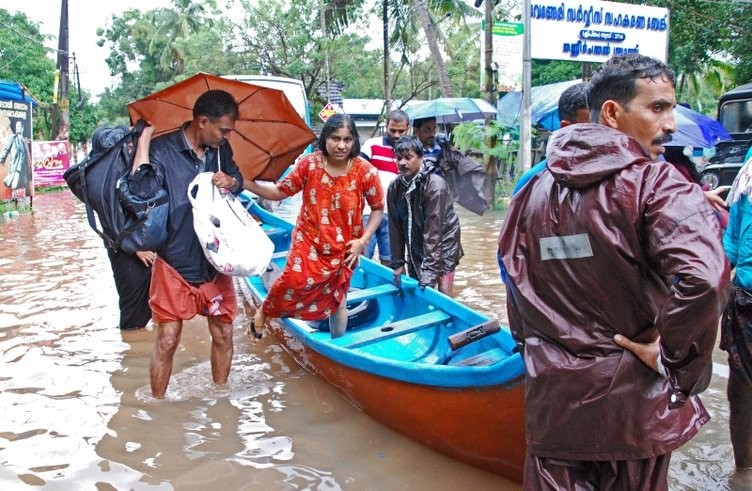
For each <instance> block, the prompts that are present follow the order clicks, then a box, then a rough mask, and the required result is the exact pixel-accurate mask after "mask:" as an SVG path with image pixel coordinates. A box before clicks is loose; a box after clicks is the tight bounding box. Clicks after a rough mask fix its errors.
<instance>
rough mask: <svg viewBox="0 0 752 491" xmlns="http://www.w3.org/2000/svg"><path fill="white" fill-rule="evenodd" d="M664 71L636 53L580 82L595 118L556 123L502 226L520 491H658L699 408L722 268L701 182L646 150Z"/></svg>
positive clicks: (663, 125) (667, 89) (667, 122)
mask: <svg viewBox="0 0 752 491" xmlns="http://www.w3.org/2000/svg"><path fill="white" fill-rule="evenodd" d="M675 105H676V98H675V93H674V77H673V73H672V72H671V70H669V69H668V68H667V67H666V66H665V65H664V64H663V63H661V62H659V61H657V60H654V59H652V58H648V57H646V56H642V55H625V56H616V57H613V58H611V59H610V60H608V61H607V62H606V63H605V64H604V65H603V67H602V68H601V69H600V70H599V71H598V73H597V74H595V75H594V76H593V78H592V80H591V87H590V89H589V92H588V106H589V108H590V120H591V123H583V124H575V125H571V126H568V127H567V128H563V129H561V130H560V131H558V132H556V133H555V134H554V136H553V138H552V141H551V142H550V143H549V149H548V154H547V159H548V166H547V170H546V171H544V172H542V173H540V174H538V175H536V176H535V177H534V178H533V179H532V180H531V181H530V183H529V184H528V185H527V186H525V187H524V188H523V189H522V190H521V191H520V192H519V193H518V194H517V195H515V197H514V199H513V200H512V202H511V205H510V208H509V212H508V214H507V217H506V221H505V223H504V225H503V227H502V230H501V236H500V239H499V248H500V253H501V264H502V268H503V269H504V270H505V271H504V272H505V274H506V275H507V308H508V313H509V322H510V327H511V329H512V332H513V334H514V336H515V338H516V340H517V342H518V343H519V345H520V347H521V348H522V349H523V351H524V360H525V368H526V378H525V384H526V387H525V390H526V393H525V403H526V437H527V445H528V457H527V460H526V464H525V477H524V485H523V486H524V489H526V490H543V489H547V490H548V489H593V490H595V489H630V490H650V491H655V490H665V489H667V488H668V483H667V472H668V466H669V460H670V457H671V452H672V451H673V450H674V449H676V448H678V447H679V446H681V445H682V444H684V443H685V442H687V441H688V440H689V439H690V438H692V436H694V435H695V433H697V431H698V429H699V428H700V427H701V426H702V425H703V424H704V423H706V422H707V421H708V420H709V419H710V417H709V416H708V413H707V412H706V411H705V408H704V407H703V406H702V403H701V402H700V399H699V398H698V397H697V394H698V393H700V392H702V391H703V390H705V388H706V387H707V385H708V383H709V381H710V375H711V367H712V360H711V354H712V351H713V347H714V343H715V339H716V331H717V329H718V319H719V316H720V313H721V312H722V309H723V305H724V302H725V300H726V295H727V287H728V277H729V270H728V263H727V261H726V259H725V257H724V252H723V247H722V244H721V231H720V227H719V223H718V220H717V218H716V216H715V214H714V212H713V209H712V208H711V207H710V205H709V204H708V202H707V200H706V199H705V197H704V195H703V193H702V191H701V189H700V187H699V186H697V185H695V184H691V183H689V182H687V180H686V179H684V178H683V177H682V176H681V175H680V174H679V173H678V172H677V171H676V170H675V169H674V167H673V166H671V165H670V164H668V163H665V162H659V161H656V159H657V157H658V156H659V155H660V154H662V153H663V151H664V148H663V144H665V143H667V142H668V141H669V140H670V135H671V133H673V132H675V131H676V123H675V121H674V116H673V107H674V106H675Z"/></svg>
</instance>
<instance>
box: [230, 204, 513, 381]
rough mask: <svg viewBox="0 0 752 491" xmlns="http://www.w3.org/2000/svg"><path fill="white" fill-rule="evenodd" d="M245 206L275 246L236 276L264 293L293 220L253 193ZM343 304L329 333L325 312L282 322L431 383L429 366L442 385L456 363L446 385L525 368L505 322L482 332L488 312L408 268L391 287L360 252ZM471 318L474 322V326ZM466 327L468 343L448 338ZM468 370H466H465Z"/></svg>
mask: <svg viewBox="0 0 752 491" xmlns="http://www.w3.org/2000/svg"><path fill="white" fill-rule="evenodd" d="M244 194H245V193H244ZM241 199H243V195H241ZM246 199H248V198H247V197H246ZM246 206H247V209H248V210H249V212H250V213H251V215H254V216H256V217H257V218H258V219H259V220H260V222H261V224H262V229H263V230H264V231H265V232H266V233H267V235H268V237H269V238H270V239H271V240H272V242H273V243H274V247H275V253H274V255H273V257H272V262H271V263H270V265H269V267H268V268H267V272H266V273H265V274H263V275H261V276H254V277H247V278H243V279H242V282H244V286H245V287H246V288H247V289H249V290H250V291H251V293H252V294H253V295H254V296H255V297H256V298H258V299H264V298H266V295H267V292H268V289H269V287H270V286H271V284H272V283H273V281H274V280H275V279H276V277H277V276H278V275H279V274H280V273H281V271H282V269H284V267H285V263H286V261H287V252H288V249H289V247H290V243H291V236H292V233H293V226H292V224H290V223H289V222H287V221H286V220H283V219H281V218H279V217H277V216H275V215H273V214H271V213H269V212H268V211H266V210H263V209H262V208H261V207H259V206H258V205H257V204H255V203H254V202H253V201H252V200H249V201H248V202H247V203H246ZM347 305H348V312H349V317H348V327H347V331H346V333H345V334H344V335H343V336H341V337H339V338H336V339H332V338H331V335H330V333H329V330H328V321H327V320H324V321H321V322H304V321H301V320H295V319H284V320H285V326H286V327H287V328H289V329H288V330H289V331H291V333H292V334H293V335H294V336H296V337H299V338H301V341H302V342H304V343H305V344H306V345H308V346H309V347H311V348H313V349H315V350H316V351H319V352H321V353H323V354H324V355H325V356H329V357H331V358H334V359H336V360H337V361H339V362H341V363H345V364H347V365H350V366H355V367H357V368H361V369H364V370H369V371H373V370H380V371H385V372H387V373H385V375H387V376H393V377H394V378H400V379H404V380H409V381H411V382H421V383H433V382H432V377H434V376H435V374H434V375H432V374H431V370H432V369H441V370H442V372H443V375H442V377H441V378H442V379H444V380H442V381H441V382H440V383H441V385H447V381H446V378H447V377H446V372H447V370H450V371H452V372H454V371H456V372H457V373H456V374H455V378H456V381H454V382H451V383H450V384H449V385H455V384H456V386H458V387H459V386H463V384H468V383H470V382H472V384H473V385H484V384H489V385H490V384H492V383H493V384H497V383H499V382H500V381H506V382H509V381H511V380H514V379H519V378H520V377H521V375H522V373H523V366H522V360H521V357H520V356H519V353H517V348H516V345H515V343H514V341H513V339H512V337H511V334H510V333H509V331H508V330H507V329H506V328H501V329H498V330H497V332H493V333H491V334H488V335H486V331H484V330H483V329H482V328H481V327H480V326H481V325H484V324H487V323H488V322H489V318H488V317H487V316H485V315H483V314H481V313H479V312H477V311H475V310H472V309H470V308H468V307H467V306H465V305H463V304H461V303H459V302H457V301H455V300H453V299H451V298H449V297H447V296H445V295H443V294H442V293H439V292H438V291H437V290H434V289H432V288H426V289H425V290H421V289H420V288H419V285H418V282H417V281H415V280H414V279H412V278H409V277H406V276H403V277H402V281H401V286H400V287H397V286H396V285H395V284H394V283H393V274H392V270H391V269H389V268H387V267H385V266H383V265H381V264H379V263H377V262H375V261H371V260H369V259H366V258H364V257H363V258H361V259H360V260H359V265H358V267H357V268H356V269H355V271H354V273H353V277H352V280H351V284H350V290H349V292H348V295H347ZM476 326H479V327H477V328H476V329H475V330H473V328H474V327H476ZM468 331H469V332H468ZM460 333H462V334H460ZM465 333H467V334H466V335H467V337H468V339H467V340H465V341H466V342H467V344H465V345H464V346H461V347H456V346H455V349H453V345H455V344H456V343H452V342H450V336H454V337H455V338H457V337H458V336H459V338H460V339H462V336H463V335H465ZM478 333H480V334H479V335H478ZM470 369H472V374H473V375H472V379H473V380H472V381H470V380H464V379H463V377H464V376H465V375H463V372H465V371H468V370H470ZM411 372H413V373H411ZM466 376H467V377H470V375H469V373H468V374H467V375H466ZM436 384H439V382H438V381H436Z"/></svg>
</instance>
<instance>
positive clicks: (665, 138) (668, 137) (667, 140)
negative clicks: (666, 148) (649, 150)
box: [653, 133, 674, 145]
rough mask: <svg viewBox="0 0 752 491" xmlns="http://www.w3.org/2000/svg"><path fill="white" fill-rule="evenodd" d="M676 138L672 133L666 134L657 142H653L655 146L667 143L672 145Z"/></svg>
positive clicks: (656, 140) (657, 139)
mask: <svg viewBox="0 0 752 491" xmlns="http://www.w3.org/2000/svg"><path fill="white" fill-rule="evenodd" d="M673 139H674V137H673V136H671V133H664V134H663V136H659V137H658V138H656V139H655V140H653V144H654V145H665V144H666V143H670V142H671V140H673Z"/></svg>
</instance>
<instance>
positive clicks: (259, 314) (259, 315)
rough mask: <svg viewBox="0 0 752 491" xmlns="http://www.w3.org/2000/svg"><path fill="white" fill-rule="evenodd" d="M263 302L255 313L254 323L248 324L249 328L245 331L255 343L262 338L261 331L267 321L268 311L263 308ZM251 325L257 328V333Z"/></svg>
mask: <svg viewBox="0 0 752 491" xmlns="http://www.w3.org/2000/svg"><path fill="white" fill-rule="evenodd" d="M263 307H264V306H263V304H262V305H259V307H258V308H257V309H256V313H255V314H253V324H251V325H250V326H248V329H246V331H245V333H246V335H247V336H248V337H249V338H251V342H252V343H253V344H256V343H257V342H258V340H259V339H261V333H262V331H263V328H264V324H265V323H266V313H265V312H264V309H263ZM251 327H254V328H255V329H256V333H258V334H257V335H255V334H254V332H253V329H251Z"/></svg>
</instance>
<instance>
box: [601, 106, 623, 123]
mask: <svg viewBox="0 0 752 491" xmlns="http://www.w3.org/2000/svg"><path fill="white" fill-rule="evenodd" d="M623 112H624V108H622V107H621V106H620V105H619V103H618V102H616V101H613V100H611V99H609V100H607V101H606V102H604V103H603V105H602V106H601V113H600V120H601V124H604V125H606V126H608V127H609V128H614V129H618V128H619V120H620V119H621V116H622V113H623Z"/></svg>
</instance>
